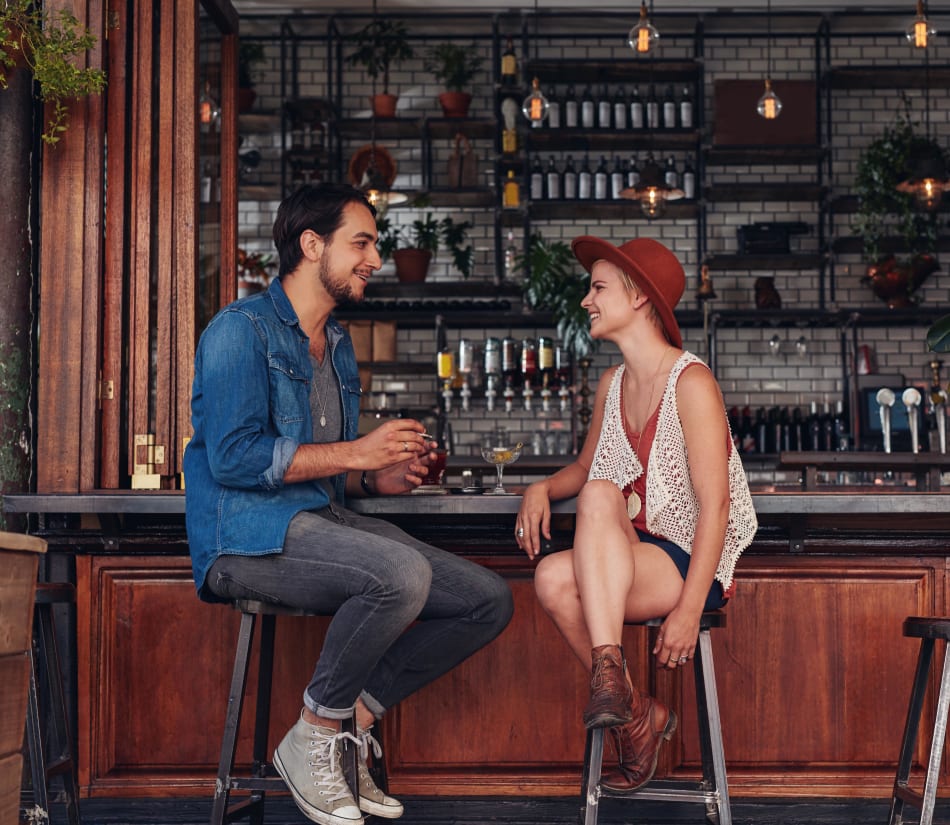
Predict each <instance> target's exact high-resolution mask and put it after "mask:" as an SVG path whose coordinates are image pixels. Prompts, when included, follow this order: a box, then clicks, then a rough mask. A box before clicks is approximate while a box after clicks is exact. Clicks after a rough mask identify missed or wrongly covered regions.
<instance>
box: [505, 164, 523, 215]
mask: <svg viewBox="0 0 950 825" xmlns="http://www.w3.org/2000/svg"><path fill="white" fill-rule="evenodd" d="M501 204H502V206H503V207H504V208H505V209H517V208H518V207H519V206H520V205H521V191H520V189H519V187H518V181H516V180H515V171H514V169H509V170H508V177H507V178H505V188H504V189H503V190H502V196H501Z"/></svg>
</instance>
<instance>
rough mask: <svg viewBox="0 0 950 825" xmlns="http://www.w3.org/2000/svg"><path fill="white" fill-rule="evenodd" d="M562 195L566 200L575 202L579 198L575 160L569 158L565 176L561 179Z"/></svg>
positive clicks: (565, 164)
mask: <svg viewBox="0 0 950 825" xmlns="http://www.w3.org/2000/svg"><path fill="white" fill-rule="evenodd" d="M561 184H562V185H561V194H562V196H563V198H564V200H570V201H572V200H574V199H575V198H576V197H577V171H576V170H575V169H574V158H573V156H572V155H568V156H567V160H566V161H565V163H564V176H563V178H562V179H561Z"/></svg>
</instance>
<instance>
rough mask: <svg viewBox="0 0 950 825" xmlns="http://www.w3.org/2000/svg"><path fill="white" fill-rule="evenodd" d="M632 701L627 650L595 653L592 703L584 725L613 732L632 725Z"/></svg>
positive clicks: (606, 647)
mask: <svg viewBox="0 0 950 825" xmlns="http://www.w3.org/2000/svg"><path fill="white" fill-rule="evenodd" d="M632 698H633V695H632V693H631V692H630V685H629V684H628V683H627V662H626V660H625V659H624V658H623V648H621V647H620V645H601V646H600V647H595V648H594V649H593V650H591V677H590V701H589V702H588V703H587V707H586V708H584V725H585V726H586V727H588V728H609V727H611V726H613V725H622V724H624V723H625V722H629V721H630V720H631V719H633V714H632V713H631V711H630V702H631V700H632Z"/></svg>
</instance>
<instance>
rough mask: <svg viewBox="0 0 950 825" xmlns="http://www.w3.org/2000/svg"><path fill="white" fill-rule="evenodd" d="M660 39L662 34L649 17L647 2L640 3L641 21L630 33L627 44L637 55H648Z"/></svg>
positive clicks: (644, 0) (643, 0)
mask: <svg viewBox="0 0 950 825" xmlns="http://www.w3.org/2000/svg"><path fill="white" fill-rule="evenodd" d="M659 39H660V33H659V32H658V31H657V30H656V27H655V26H654V25H653V24H652V23H651V22H650V20H649V18H648V17H647V4H646V0H642V2H641V3H640V20H639V21H638V22H637V25H636V26H634V27H633V28H632V29H630V33H629V34H628V35H627V43H629V44H630V48H631V49H633V50H634V51H635V52H636V53H637V54H646V53H647V52H649V51H650V49H651V48H652V47H653V44H654V43H656V41H657V40H659Z"/></svg>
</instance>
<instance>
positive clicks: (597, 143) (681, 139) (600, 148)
mask: <svg viewBox="0 0 950 825" xmlns="http://www.w3.org/2000/svg"><path fill="white" fill-rule="evenodd" d="M698 141H699V132H697V131H696V130H694V129H656V130H653V131H646V130H642V129H636V130H634V129H600V130H597V129H567V128H564V129H545V128H541V129H531V130H529V131H528V132H527V133H526V135H525V142H526V143H527V145H528V147H529V149H531V150H533V151H536V152H540V151H552V152H559V151H560V152H566V151H574V152H622V151H641V152H642V151H648V150H654V151H655V152H656V153H660V152H663V151H664V150H667V149H671V150H676V149H695V148H696V145H697V142H698Z"/></svg>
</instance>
